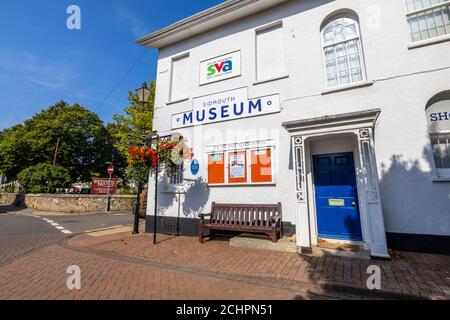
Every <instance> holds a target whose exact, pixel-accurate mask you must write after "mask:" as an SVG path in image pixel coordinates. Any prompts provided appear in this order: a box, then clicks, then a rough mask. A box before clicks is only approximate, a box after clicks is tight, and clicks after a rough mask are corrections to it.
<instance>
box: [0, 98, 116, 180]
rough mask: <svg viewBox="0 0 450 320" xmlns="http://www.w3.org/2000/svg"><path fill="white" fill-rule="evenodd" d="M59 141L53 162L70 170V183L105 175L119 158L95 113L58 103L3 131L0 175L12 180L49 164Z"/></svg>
mask: <svg viewBox="0 0 450 320" xmlns="http://www.w3.org/2000/svg"><path fill="white" fill-rule="evenodd" d="M58 139H59V146H58V152H57V156H56V163H57V164H59V165H60V166H62V167H64V168H66V169H67V170H68V171H69V174H70V177H71V179H72V181H75V180H77V179H80V180H83V181H89V180H90V179H91V177H92V176H99V175H104V172H106V167H107V165H106V162H109V161H115V160H116V159H117V158H121V154H120V153H119V152H118V150H117V149H116V148H115V147H114V140H113V139H112V137H111V135H110V133H109V132H108V130H106V128H105V127H104V125H103V122H102V121H101V120H100V118H99V117H98V115H97V114H95V113H94V112H91V111H89V110H87V109H86V108H84V107H82V106H80V105H78V104H75V105H72V106H71V105H68V104H67V103H65V102H64V101H61V102H58V103H57V104H55V105H53V106H51V107H49V108H47V109H45V110H43V111H41V112H40V113H38V114H36V115H35V116H34V117H33V118H31V119H29V120H26V121H25V122H24V124H23V125H16V126H13V127H11V128H9V129H7V130H4V132H3V133H2V134H1V135H0V172H1V173H3V174H5V175H6V176H7V177H8V178H9V179H14V178H16V177H17V175H18V173H19V172H21V171H22V170H24V169H26V168H28V167H30V166H33V165H36V164H39V163H50V164H51V163H52V162H53V157H54V154H55V150H56V145H57V141H58ZM122 163H123V159H122Z"/></svg>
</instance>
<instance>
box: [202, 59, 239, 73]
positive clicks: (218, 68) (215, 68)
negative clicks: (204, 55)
mask: <svg viewBox="0 0 450 320" xmlns="http://www.w3.org/2000/svg"><path fill="white" fill-rule="evenodd" d="M232 71H233V61H231V60H227V61H222V62H220V63H213V64H211V65H209V66H208V77H212V76H214V75H216V74H222V73H228V72H232Z"/></svg>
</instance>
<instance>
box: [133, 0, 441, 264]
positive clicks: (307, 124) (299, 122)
mask: <svg viewBox="0 0 450 320" xmlns="http://www.w3.org/2000/svg"><path fill="white" fill-rule="evenodd" d="M449 7H450V1H445V0H431V1H430V0H400V1H392V0H373V1H359V0H335V1H331V0H239V1H238V0H229V1H225V2H223V3H221V4H219V5H217V6H215V7H213V8H210V9H208V10H205V11H203V12H200V13H198V14H195V15H193V16H191V17H188V18H186V19H184V20H181V21H179V22H176V23H174V24H172V25H170V26H168V27H166V28H164V29H161V30H159V31H156V32H154V33H152V34H150V35H148V36H146V37H144V38H142V39H139V40H138V43H139V44H140V45H142V46H145V47H149V48H157V49H158V50H159V53H158V67H157V75H156V82H157V87H156V101H155V115H154V129H155V130H156V131H157V132H158V134H160V135H161V136H165V135H171V134H174V133H177V134H180V135H182V136H183V137H185V138H186V139H187V141H188V144H189V145H190V147H191V148H192V149H193V150H194V153H195V159H193V160H192V161H185V163H184V164H183V165H181V166H179V168H178V172H177V173H176V174H175V175H171V176H167V175H162V176H160V179H159V188H158V203H157V208H158V213H157V217H158V219H157V221H158V230H159V231H160V232H166V233H174V232H177V233H179V234H185V235H197V232H198V223H199V214H201V213H205V212H209V211H210V208H211V205H212V203H235V204H239V203H245V204H255V205H260V204H277V203H281V206H282V209H283V210H282V214H283V217H282V220H283V229H284V233H285V234H286V235H295V236H296V237H295V239H296V244H297V248H298V251H299V252H310V251H311V248H314V247H315V246H317V244H318V243H319V242H320V241H321V240H324V241H328V242H336V243H350V244H356V245H359V246H361V247H362V248H364V249H365V250H367V251H368V252H370V255H371V256H373V257H382V258H387V257H389V253H388V247H390V248H395V249H400V250H413V251H423V252H441V253H449V251H450V58H449V57H450V41H449V40H450V11H449ZM152 179H153V177H151V181H150V186H152V185H153V183H154V182H152ZM153 208H154V189H153V188H150V191H149V195H148V211H147V217H148V219H147V231H148V232H152V224H153V222H152V221H153V219H151V218H150V217H152V216H154V214H155V213H154V209H153Z"/></svg>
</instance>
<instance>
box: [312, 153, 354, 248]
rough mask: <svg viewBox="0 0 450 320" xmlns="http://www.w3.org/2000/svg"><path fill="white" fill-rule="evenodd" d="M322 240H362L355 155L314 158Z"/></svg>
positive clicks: (319, 227)
mask: <svg viewBox="0 0 450 320" xmlns="http://www.w3.org/2000/svg"><path fill="white" fill-rule="evenodd" d="M314 183H315V189H316V206H317V227H318V233H319V237H322V238H331V239H342V240H362V232H361V220H360V215H359V208H358V195H357V189H356V175H355V162H354V158H353V154H352V153H339V154H326V155H319V156H314Z"/></svg>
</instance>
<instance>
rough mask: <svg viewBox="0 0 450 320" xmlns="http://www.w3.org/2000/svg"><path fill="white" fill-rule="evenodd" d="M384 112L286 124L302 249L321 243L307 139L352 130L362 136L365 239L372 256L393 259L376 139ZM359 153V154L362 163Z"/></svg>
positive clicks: (360, 178) (360, 172)
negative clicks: (388, 243)
mask: <svg viewBox="0 0 450 320" xmlns="http://www.w3.org/2000/svg"><path fill="white" fill-rule="evenodd" d="M380 112H381V111H380V110H379V109H373V110H366V111H360V112H354V113H347V114H341V115H334V116H325V117H321V118H314V119H306V120H299V121H291V122H286V123H283V126H284V127H285V128H286V130H288V131H289V133H290V135H291V137H292V150H293V152H292V154H293V161H294V167H295V174H296V185H295V187H296V196H297V206H296V230H297V232H296V233H297V246H298V247H299V248H300V251H301V252H310V251H311V248H312V245H313V244H315V242H317V235H316V224H315V206H314V199H313V198H314V197H313V185H312V181H309V180H310V179H308V177H307V172H311V169H312V168H311V163H310V161H309V158H307V155H308V157H310V154H309V150H308V143H307V142H308V140H309V139H311V138H312V137H321V136H322V137H324V136H327V135H336V134H343V133H346V134H349V133H350V134H354V135H356V136H357V138H358V144H357V148H356V150H357V153H356V152H354V155H355V167H356V174H357V188H358V196H359V206H360V216H361V227H362V232H363V241H364V242H365V247H366V248H367V249H370V251H371V255H372V256H374V257H382V258H389V254H388V250H387V241H386V233H385V227H384V218H383V209H382V205H381V199H380V190H379V180H378V171H377V164H376V157H375V149H374V139H373V129H374V127H375V125H376V122H377V120H378V117H379V114H380ZM356 156H359V166H357V163H358V161H357V159H356ZM308 170H309V171H308Z"/></svg>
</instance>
